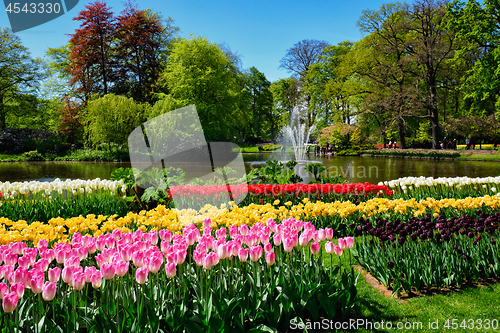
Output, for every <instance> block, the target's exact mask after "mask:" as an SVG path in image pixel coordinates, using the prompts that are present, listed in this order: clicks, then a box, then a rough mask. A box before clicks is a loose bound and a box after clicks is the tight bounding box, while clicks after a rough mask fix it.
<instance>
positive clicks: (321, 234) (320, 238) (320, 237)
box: [318, 229, 326, 242]
mask: <svg viewBox="0 0 500 333" xmlns="http://www.w3.org/2000/svg"><path fill="white" fill-rule="evenodd" d="M325 239H326V232H325V229H319V230H318V241H320V242H322V241H324V240H325Z"/></svg>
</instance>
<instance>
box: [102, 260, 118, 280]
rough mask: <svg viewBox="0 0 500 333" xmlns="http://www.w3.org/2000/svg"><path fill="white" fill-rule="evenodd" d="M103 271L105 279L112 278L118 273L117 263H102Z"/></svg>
mask: <svg viewBox="0 0 500 333" xmlns="http://www.w3.org/2000/svg"><path fill="white" fill-rule="evenodd" d="M101 273H102V277H103V279H105V280H111V279H112V278H114V277H115V274H116V270H115V264H102V267H101Z"/></svg>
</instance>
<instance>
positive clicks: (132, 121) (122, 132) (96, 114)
mask: <svg viewBox="0 0 500 333" xmlns="http://www.w3.org/2000/svg"><path fill="white" fill-rule="evenodd" d="M86 120H87V122H88V123H87V127H86V131H87V133H88V135H89V141H90V143H91V144H93V145H96V144H98V143H101V142H106V143H111V142H114V143H116V144H126V143H127V139H128V136H129V134H130V133H131V132H132V130H133V129H134V128H136V127H137V126H139V125H141V123H142V122H143V121H144V120H145V118H144V106H142V105H140V104H136V103H135V102H134V100H133V99H132V98H126V97H123V96H117V95H113V94H108V95H105V96H103V97H100V98H96V99H93V100H91V101H90V102H89V103H88V106H87V116H86Z"/></svg>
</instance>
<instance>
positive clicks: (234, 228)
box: [228, 224, 238, 239]
mask: <svg viewBox="0 0 500 333" xmlns="http://www.w3.org/2000/svg"><path fill="white" fill-rule="evenodd" d="M228 229H229V237H231V238H232V239H234V238H235V237H236V235H237V234H238V227H237V226H235V225H234V224H231V225H230V226H229V227H228Z"/></svg>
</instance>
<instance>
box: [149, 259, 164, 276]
mask: <svg viewBox="0 0 500 333" xmlns="http://www.w3.org/2000/svg"><path fill="white" fill-rule="evenodd" d="M162 264H163V255H160V256H157V255H155V256H153V257H152V258H151V259H150V260H149V262H148V269H149V271H150V272H151V273H153V274H155V273H158V272H159V271H160V268H161V265H162Z"/></svg>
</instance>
